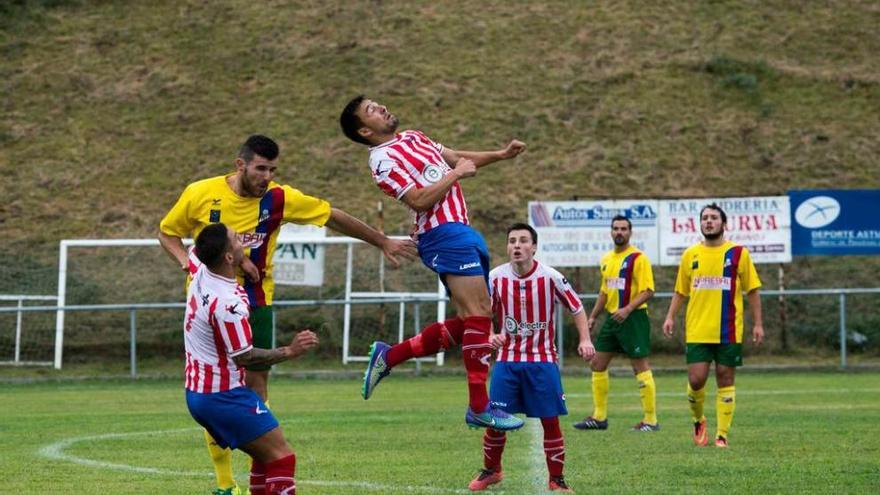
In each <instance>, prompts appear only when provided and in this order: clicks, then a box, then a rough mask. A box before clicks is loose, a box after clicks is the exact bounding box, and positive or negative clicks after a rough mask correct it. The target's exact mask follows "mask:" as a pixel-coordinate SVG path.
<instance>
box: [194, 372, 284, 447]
mask: <svg viewBox="0 0 880 495" xmlns="http://www.w3.org/2000/svg"><path fill="white" fill-rule="evenodd" d="M186 406H187V407H188V408H189V413H190V414H191V415H192V417H193V419H195V420H196V422H198V423H199V424H200V425H202V426H203V427H204V428H205V429H206V430H208V433H210V434H211V436H212V437H214V441H216V442H217V445H219V446H221V447H223V448H227V447H228V448H230V449H237V448H238V447H240V446H242V445H246V444H248V443H250V442H252V441H254V440H256V439H257V438H260V437H261V436H263V435H265V434H266V433H268V432H270V431H272V430H274V429H275V428H278V420H276V419H275V416H273V415H272V413H271V412H270V411H269V408H268V407H266V403H264V402H263V401H262V400H260V396H258V395H257V394H256V393H254V391H253V390H251V389H249V388H247V387H238V388H234V389H232V390H229V391H227V392H216V393H213V394H200V393H198V392H193V391H191V390H187V391H186Z"/></svg>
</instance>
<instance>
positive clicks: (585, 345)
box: [578, 339, 596, 361]
mask: <svg viewBox="0 0 880 495" xmlns="http://www.w3.org/2000/svg"><path fill="white" fill-rule="evenodd" d="M578 354H579V355H580V356H581V357H582V358H584V361H589V360H590V359H593V356H595V355H596V348H595V347H593V343H592V342H590V340H589V339H587V340H582V341H581V343H580V344H578Z"/></svg>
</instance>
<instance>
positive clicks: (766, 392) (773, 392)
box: [565, 382, 880, 398]
mask: <svg viewBox="0 0 880 495" xmlns="http://www.w3.org/2000/svg"><path fill="white" fill-rule="evenodd" d="M706 386H707V387H709V386H710V384H708V383H707V384H706ZM633 387H635V384H633ZM852 393H880V388H838V389H827V388H826V389H820V390H749V389H748V388H745V389H743V390H740V389H739V388H737V389H736V396H737V397H740V396H743V395H746V396H749V395H819V396H821V395H822V394H852ZM609 395H618V396H621V397H639V393H638V392H623V393H615V392H613V391H612V392H611V393H610V394H609ZM685 395H686V393H685V385H684V382H682V386H681V392H657V397H684V396H685ZM592 396H593V394H592V393H578V392H575V393H573V394H569V393H566V394H565V397H566V398H568V397H573V398H580V397H592Z"/></svg>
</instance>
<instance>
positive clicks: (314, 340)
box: [287, 330, 319, 358]
mask: <svg viewBox="0 0 880 495" xmlns="http://www.w3.org/2000/svg"><path fill="white" fill-rule="evenodd" d="M318 343H319V341H318V335H317V334H315V332H313V331H311V330H303V331H302V332H299V333H297V334H296V335H294V336H293V340H292V341H290V345H288V346H287V347H288V348H289V349H290V357H291V358H295V357H298V356H301V355H303V354H305V352H306V351H308V350H309V349H311V348H313V347H315V346H317V345H318Z"/></svg>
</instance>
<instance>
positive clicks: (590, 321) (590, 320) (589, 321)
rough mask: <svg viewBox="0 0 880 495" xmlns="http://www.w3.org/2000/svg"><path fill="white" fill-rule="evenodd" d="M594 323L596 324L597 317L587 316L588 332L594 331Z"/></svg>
mask: <svg viewBox="0 0 880 495" xmlns="http://www.w3.org/2000/svg"><path fill="white" fill-rule="evenodd" d="M594 325H596V319H595V318H593V317H592V316H591V317H589V318H587V331H588V332H592V331H593V326H594Z"/></svg>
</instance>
